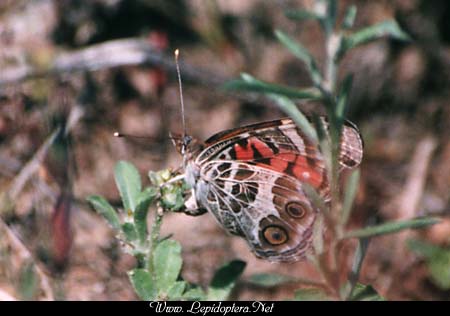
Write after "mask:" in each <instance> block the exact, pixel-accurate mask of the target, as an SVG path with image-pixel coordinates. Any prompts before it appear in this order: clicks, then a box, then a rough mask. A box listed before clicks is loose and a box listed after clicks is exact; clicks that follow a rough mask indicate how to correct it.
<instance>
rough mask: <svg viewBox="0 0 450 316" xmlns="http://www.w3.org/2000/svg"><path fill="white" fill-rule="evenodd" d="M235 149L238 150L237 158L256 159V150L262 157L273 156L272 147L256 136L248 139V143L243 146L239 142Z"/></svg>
mask: <svg viewBox="0 0 450 316" xmlns="http://www.w3.org/2000/svg"><path fill="white" fill-rule="evenodd" d="M234 150H235V152H236V159H237V160H253V159H255V150H256V151H258V153H259V154H260V155H261V156H262V157H271V156H273V151H272V149H271V148H270V147H269V146H267V145H266V144H265V143H264V142H262V141H260V140H259V139H257V138H256V137H251V138H249V139H248V140H247V144H246V145H245V146H241V145H239V144H235V145H234Z"/></svg>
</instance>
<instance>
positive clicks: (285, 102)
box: [269, 95, 318, 144]
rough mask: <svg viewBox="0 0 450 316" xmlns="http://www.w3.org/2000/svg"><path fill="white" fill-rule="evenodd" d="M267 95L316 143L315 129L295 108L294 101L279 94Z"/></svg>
mask: <svg viewBox="0 0 450 316" xmlns="http://www.w3.org/2000/svg"><path fill="white" fill-rule="evenodd" d="M269 97H270V98H271V99H272V100H274V101H275V102H276V103H277V105H278V106H279V107H280V109H281V110H282V111H283V112H284V113H286V114H287V115H289V117H290V118H292V120H293V121H294V122H295V124H297V126H298V127H300V129H301V130H302V132H304V133H305V135H306V136H307V137H308V138H309V140H310V141H312V142H313V143H314V144H317V143H318V137H317V132H316V129H315V128H314V127H313V126H312V124H311V123H310V122H309V120H308V119H307V118H306V116H305V115H304V114H303V113H302V112H301V111H300V110H299V109H298V108H297V106H296V105H295V103H294V102H292V101H291V100H289V99H288V98H286V97H283V96H279V95H269Z"/></svg>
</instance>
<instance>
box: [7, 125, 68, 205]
mask: <svg viewBox="0 0 450 316" xmlns="http://www.w3.org/2000/svg"><path fill="white" fill-rule="evenodd" d="M59 130H60V128H57V129H56V130H55V131H54V132H53V133H52V134H51V135H50V136H49V137H48V138H47V140H46V141H45V142H44V143H43V144H42V145H41V147H40V148H39V150H38V151H37V153H36V154H35V155H34V156H33V158H31V160H30V161H29V162H27V164H26V165H25V166H24V167H23V168H22V170H21V171H20V173H19V174H18V175H17V176H16V177H15V178H14V180H13V183H12V184H11V187H10V189H9V192H8V197H9V198H10V199H11V200H12V201H14V200H15V199H16V197H17V195H18V194H19V193H20V192H21V191H22V189H23V187H24V186H25V184H26V183H27V181H28V180H29V179H30V177H31V176H32V175H33V174H34V173H35V172H36V171H37V169H38V168H39V166H40V165H41V163H42V161H43V160H44V158H45V156H46V155H47V152H48V150H49V149H50V147H51V146H52V144H53V142H54V141H55V139H56V136H57V135H58V133H59Z"/></svg>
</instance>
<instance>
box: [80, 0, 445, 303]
mask: <svg viewBox="0 0 450 316" xmlns="http://www.w3.org/2000/svg"><path fill="white" fill-rule="evenodd" d="M315 4H316V5H315V10H314V11H289V12H287V13H286V15H287V17H288V18H290V19H293V20H304V19H313V20H316V21H317V22H319V24H320V25H321V27H322V30H323V32H324V34H325V41H326V56H327V58H326V63H325V67H324V69H325V70H324V71H321V70H320V67H319V65H318V63H317V62H316V60H315V58H314V57H313V56H312V55H311V54H310V53H309V51H308V50H307V49H306V48H305V47H304V46H303V45H301V44H300V43H298V42H296V41H294V40H293V39H292V38H291V37H290V36H289V35H287V34H286V33H284V32H282V31H280V30H278V31H276V32H275V35H276V37H277V38H278V40H279V41H280V42H281V43H282V44H283V45H284V46H285V47H286V48H287V49H288V50H290V51H291V52H292V53H293V54H294V55H295V56H296V57H298V58H299V59H300V60H301V61H303V62H304V63H305V64H306V66H307V69H308V70H309V74H310V76H311V79H312V82H313V84H314V85H313V87H310V88H308V89H297V88H293V87H286V86H281V85H277V84H272V83H267V82H264V81H261V80H258V79H256V78H254V77H252V76H251V75H249V74H242V76H241V79H240V80H235V81H231V82H229V83H227V84H226V88H227V89H234V90H245V91H251V92H259V93H263V94H265V95H267V96H268V97H269V98H271V99H272V100H274V101H275V103H276V104H277V105H278V106H279V107H280V108H281V109H282V110H283V111H284V112H286V113H287V114H288V115H289V116H290V117H292V119H293V120H294V121H295V122H296V124H298V126H299V127H300V128H301V129H302V130H303V131H304V133H305V134H306V135H308V136H309V137H310V139H311V140H312V141H313V142H315V143H316V145H317V146H318V147H319V148H320V150H321V152H322V154H323V155H324V157H325V162H326V169H327V172H328V179H330V189H331V197H332V203H331V204H330V205H327V204H325V203H324V202H323V201H322V200H321V198H320V197H319V196H318V194H317V193H316V192H315V191H314V190H313V189H312V188H309V189H308V188H307V193H308V195H309V196H310V198H311V200H312V201H313V202H314V203H315V206H316V207H317V208H318V209H320V211H321V212H320V214H321V215H320V216H319V219H318V220H317V225H316V227H315V231H314V245H313V246H314V254H313V255H311V256H310V257H309V259H310V260H311V261H312V262H313V263H314V264H315V266H316V267H317V269H318V271H320V272H321V275H322V280H321V281H317V282H316V281H311V280H293V279H292V278H289V277H286V276H281V275H264V274H263V275H256V276H253V277H252V278H251V279H250V282H252V283H254V284H258V285H261V286H268V287H270V286H275V285H279V284H283V283H286V282H302V283H305V284H308V285H309V286H310V288H308V289H302V290H298V291H297V292H296V293H295V299H298V300H310V299H320V300H322V299H342V300H380V299H382V298H381V297H380V296H379V295H378V294H377V293H376V292H375V290H374V289H373V288H372V287H371V286H365V285H362V284H359V283H358V277H359V272H360V269H361V265H362V262H363V260H364V256H365V252H366V249H367V245H368V240H369V238H371V237H373V236H378V235H386V234H390V233H395V232H398V231H400V230H404V229H409V228H419V227H425V226H428V225H432V224H434V223H436V222H437V219H435V218H418V219H412V220H410V221H402V222H389V223H384V224H381V225H378V226H373V227H367V228H363V229H360V230H354V231H348V230H347V228H346V225H347V222H348V219H349V217H350V214H351V209H352V205H353V201H354V199H355V195H356V190H357V187H358V182H359V177H360V173H359V170H356V171H354V172H353V173H352V174H351V175H350V177H349V180H348V181H347V184H346V187H345V189H344V191H343V193H342V192H341V191H340V188H339V185H338V184H339V172H338V171H339V161H338V156H339V141H340V135H341V130H342V127H343V124H344V121H345V113H346V109H347V104H348V96H349V93H350V89H351V86H352V76H351V75H348V76H347V77H346V78H345V79H344V80H343V82H341V83H338V81H337V71H338V67H339V63H340V61H341V60H342V58H343V56H344V55H345V54H346V53H347V52H348V51H349V50H350V49H352V48H354V47H356V46H359V45H362V44H365V43H367V42H370V41H373V40H375V39H378V38H380V37H382V36H391V37H393V38H396V39H399V40H408V36H407V35H406V34H405V33H404V32H403V31H402V30H401V29H400V28H399V26H398V25H397V23H396V22H394V21H388V22H383V23H380V24H377V25H374V26H370V27H367V28H364V29H362V30H358V31H355V32H351V31H350V29H351V28H352V26H353V22H354V19H355V16H356V7H354V6H351V7H350V8H348V10H347V11H346V15H345V18H344V20H343V22H342V23H341V24H340V26H338V25H337V0H316V1H315ZM305 99H309V100H311V99H314V100H320V101H322V103H323V104H324V106H325V109H326V112H327V116H328V121H329V131H328V132H325V131H324V130H323V126H322V124H321V123H320V120H319V119H318V117H313V123H310V121H309V120H308V119H307V118H306V117H305V116H304V114H302V112H301V111H300V110H299V109H298V108H297V106H296V104H295V103H294V101H293V100H305ZM115 178H116V183H117V187H118V188H119V191H120V194H121V197H122V201H123V206H124V211H125V212H124V213H122V214H121V216H119V213H118V212H117V211H116V210H115V209H114V208H113V207H112V206H111V205H110V204H109V203H108V202H107V201H106V200H105V199H103V198H102V197H99V196H91V197H89V201H90V203H91V204H92V205H93V206H94V208H95V209H96V210H97V211H98V212H99V213H100V214H102V215H103V216H104V217H105V218H106V219H107V221H108V222H109V223H110V225H111V226H112V227H113V228H114V229H115V231H117V233H118V238H120V239H121V240H122V241H123V242H124V244H125V245H126V249H127V251H128V252H129V253H131V254H132V255H133V256H135V257H136V259H137V267H136V268H135V269H134V270H132V271H131V272H130V280H131V283H132V284H133V286H134V288H135V290H136V292H137V293H138V295H139V296H140V297H141V298H142V299H145V300H163V299H164V300H165V299H169V300H170V299H226V298H227V297H228V295H229V294H230V291H231V290H232V288H233V286H234V284H235V282H236V280H237V278H238V277H239V275H240V274H241V273H242V271H243V269H244V267H245V263H244V262H242V261H233V262H231V263H229V264H226V265H225V266H223V267H222V268H220V269H219V270H218V271H217V273H216V275H215V276H214V278H213V280H212V282H211V284H210V285H209V287H208V289H206V291H204V290H203V289H201V288H200V287H198V286H195V285H192V284H188V283H187V282H185V281H184V280H183V279H182V278H181V276H180V271H181V266H182V258H181V247H180V245H179V243H178V242H176V241H175V240H172V239H170V238H162V237H161V236H160V226H161V222H162V220H163V216H164V214H165V213H167V212H176V211H179V210H180V209H181V208H182V206H183V204H184V198H183V193H184V191H185V189H186V187H185V185H184V183H183V182H182V181H176V178H175V174H173V173H172V172H170V171H169V170H163V171H159V172H150V173H149V178H150V180H151V183H152V184H151V186H149V187H147V188H145V189H142V186H141V179H140V176H139V174H138V172H137V170H136V169H135V168H134V167H133V166H132V165H131V164H129V163H126V162H119V163H118V164H117V166H116V168H115ZM151 206H152V207H151ZM150 207H151V209H152V212H153V215H154V219H153V225H152V227H151V229H150V231H148V229H147V222H146V219H147V215H148V211H149V209H150ZM324 225H326V226H327V227H328V232H329V235H330V238H328V239H327V241H325V240H324V238H323V226H324ZM350 238H357V239H358V246H357V247H356V249H355V251H354V255H353V264H352V266H351V267H347V266H345V264H344V263H343V262H341V261H340V258H339V256H338V254H339V250H340V249H341V247H342V245H343V243H344V242H345V241H346V240H348V239H350Z"/></svg>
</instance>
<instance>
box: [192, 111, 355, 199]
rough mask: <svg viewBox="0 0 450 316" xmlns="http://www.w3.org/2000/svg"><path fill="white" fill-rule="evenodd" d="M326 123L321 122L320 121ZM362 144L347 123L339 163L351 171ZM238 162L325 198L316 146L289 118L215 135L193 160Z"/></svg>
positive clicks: (326, 187) (198, 162)
mask: <svg viewBox="0 0 450 316" xmlns="http://www.w3.org/2000/svg"><path fill="white" fill-rule="evenodd" d="M322 121H323V122H324V123H325V127H327V124H326V122H325V120H322ZM362 147H363V144H362V140H361V137H360V134H359V131H358V130H357V129H356V127H355V126H353V125H351V123H349V122H348V123H346V124H345V125H344V128H343V131H342V137H341V148H340V149H341V150H340V164H341V166H342V167H343V168H354V167H356V166H357V165H359V164H360V162H361V160H362V152H363V149H362ZM212 160H221V161H240V162H247V163H249V164H252V165H257V166H260V167H262V168H266V169H269V170H273V171H277V172H279V173H282V174H286V175H289V176H292V177H294V178H296V179H298V180H299V181H301V182H305V183H308V184H309V185H311V186H313V187H314V188H315V189H316V190H317V191H318V192H319V193H320V194H321V195H322V196H323V197H324V198H326V197H327V195H328V192H327V190H328V181H327V178H326V171H325V164H324V161H323V156H322V154H321V153H320V151H319V150H318V147H317V146H316V145H315V144H314V143H313V142H312V141H311V140H310V139H309V138H308V137H307V136H306V135H305V134H304V133H303V132H302V130H301V129H300V128H299V127H298V126H297V125H296V124H295V123H294V122H293V121H292V120H291V119H289V118H286V119H280V120H275V121H270V122H264V123H259V124H254V125H249V126H245V127H242V128H237V129H232V130H228V131H224V132H221V133H218V134H216V135H214V136H213V137H211V138H210V139H208V140H207V141H206V146H205V150H203V151H202V152H201V153H200V154H199V155H198V156H197V159H196V163H197V164H198V165H202V164H204V163H205V162H207V161H212Z"/></svg>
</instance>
